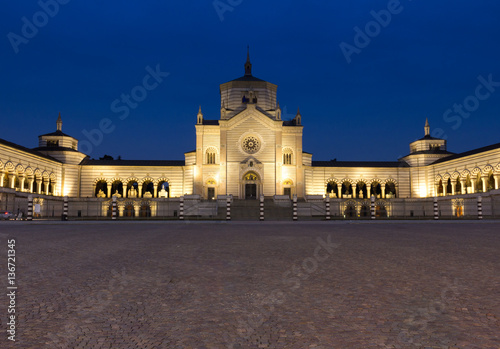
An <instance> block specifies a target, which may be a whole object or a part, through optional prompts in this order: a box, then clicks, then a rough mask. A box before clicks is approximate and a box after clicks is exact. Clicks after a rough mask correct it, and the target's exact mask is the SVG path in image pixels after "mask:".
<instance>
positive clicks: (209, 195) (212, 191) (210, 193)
mask: <svg viewBox="0 0 500 349" xmlns="http://www.w3.org/2000/svg"><path fill="white" fill-rule="evenodd" d="M207 189H208V190H207V198H208V200H209V201H212V200H214V199H215V188H207Z"/></svg>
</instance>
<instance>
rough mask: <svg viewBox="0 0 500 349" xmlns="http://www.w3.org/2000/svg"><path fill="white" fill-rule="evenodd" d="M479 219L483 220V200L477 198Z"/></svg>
mask: <svg viewBox="0 0 500 349" xmlns="http://www.w3.org/2000/svg"><path fill="white" fill-rule="evenodd" d="M477 219H483V198H482V197H480V196H478V197H477Z"/></svg>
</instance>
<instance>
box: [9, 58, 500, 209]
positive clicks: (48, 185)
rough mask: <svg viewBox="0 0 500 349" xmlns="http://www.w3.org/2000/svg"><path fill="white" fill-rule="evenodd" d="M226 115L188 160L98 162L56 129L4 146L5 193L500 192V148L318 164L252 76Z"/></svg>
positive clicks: (424, 147) (228, 90)
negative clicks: (31, 143) (34, 143)
mask: <svg viewBox="0 0 500 349" xmlns="http://www.w3.org/2000/svg"><path fill="white" fill-rule="evenodd" d="M220 98H221V100H220V105H221V108H220V117H219V118H218V119H216V120H207V119H205V117H204V115H203V113H202V110H201V107H200V110H199V112H198V115H197V118H196V126H195V128H196V149H195V150H194V151H192V152H188V153H186V154H185V160H184V161H168V160H166V161H148V160H92V159H89V157H88V156H86V155H85V154H83V153H81V152H79V151H78V140H77V139H75V138H73V137H71V136H69V135H66V134H64V133H63V132H62V120H61V117H60V116H59V118H58V119H57V130H56V131H55V132H53V133H49V134H44V135H42V136H40V137H39V147H37V148H35V149H28V148H25V147H22V146H20V145H17V144H14V143H10V142H8V141H4V140H0V191H1V189H2V188H7V189H11V190H15V191H16V192H18V193H36V194H39V195H49V196H50V195H53V196H69V197H72V198H89V197H90V198H92V197H97V198H103V199H104V198H110V197H112V196H117V197H118V198H122V199H152V200H156V199H162V198H169V197H170V198H175V197H180V196H185V195H195V196H196V195H198V196H199V197H201V198H204V199H208V200H210V199H216V198H217V197H223V196H226V195H232V196H233V197H234V198H239V199H255V198H257V197H259V196H261V195H264V196H265V197H291V196H293V195H297V197H298V198H305V199H308V198H317V199H319V198H324V197H326V196H328V197H330V198H332V199H343V200H347V201H348V200H358V201H359V200H365V199H368V198H370V197H371V196H372V195H373V196H375V198H377V199H380V200H388V199H414V198H427V197H433V196H453V195H469V194H476V193H484V192H488V191H491V190H498V189H499V184H500V143H499V144H494V145H491V146H488V147H484V148H480V149H476V150H472V151H469V152H465V153H461V154H453V153H451V152H449V151H448V150H447V149H446V141H445V140H443V139H437V138H433V137H431V136H430V127H429V124H428V122H427V121H426V124H425V127H424V137H423V138H421V139H419V140H417V141H415V142H413V143H411V144H410V153H409V155H407V156H405V157H403V158H401V159H399V160H398V161H393V162H350V161H313V160H312V154H310V153H307V152H304V151H303V147H302V134H303V126H302V116H301V114H300V111H298V112H297V114H296V116H295V118H294V119H293V120H282V119H281V109H280V106H279V103H278V101H277V86H276V85H274V84H272V83H269V82H267V81H264V80H261V79H258V78H256V77H254V76H253V75H252V65H251V63H250V58H249V57H248V58H247V62H246V63H245V74H244V75H243V76H242V77H240V78H238V79H235V80H232V81H229V82H227V83H224V84H222V85H220Z"/></svg>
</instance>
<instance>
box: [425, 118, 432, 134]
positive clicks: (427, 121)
mask: <svg viewBox="0 0 500 349" xmlns="http://www.w3.org/2000/svg"><path fill="white" fill-rule="evenodd" d="M424 130H425V135H426V136H429V135H430V133H431V127H430V126H429V119H427V118H425V126H424Z"/></svg>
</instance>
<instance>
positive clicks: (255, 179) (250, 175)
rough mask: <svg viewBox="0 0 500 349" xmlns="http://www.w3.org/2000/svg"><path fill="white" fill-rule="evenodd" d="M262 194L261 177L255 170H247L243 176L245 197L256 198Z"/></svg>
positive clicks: (248, 198)
mask: <svg viewBox="0 0 500 349" xmlns="http://www.w3.org/2000/svg"><path fill="white" fill-rule="evenodd" d="M259 195H260V178H259V176H258V175H257V174H256V173H255V172H247V173H246V174H245V175H244V176H243V197H244V198H245V199H247V200H255V199H257V197H258V196H259Z"/></svg>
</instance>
